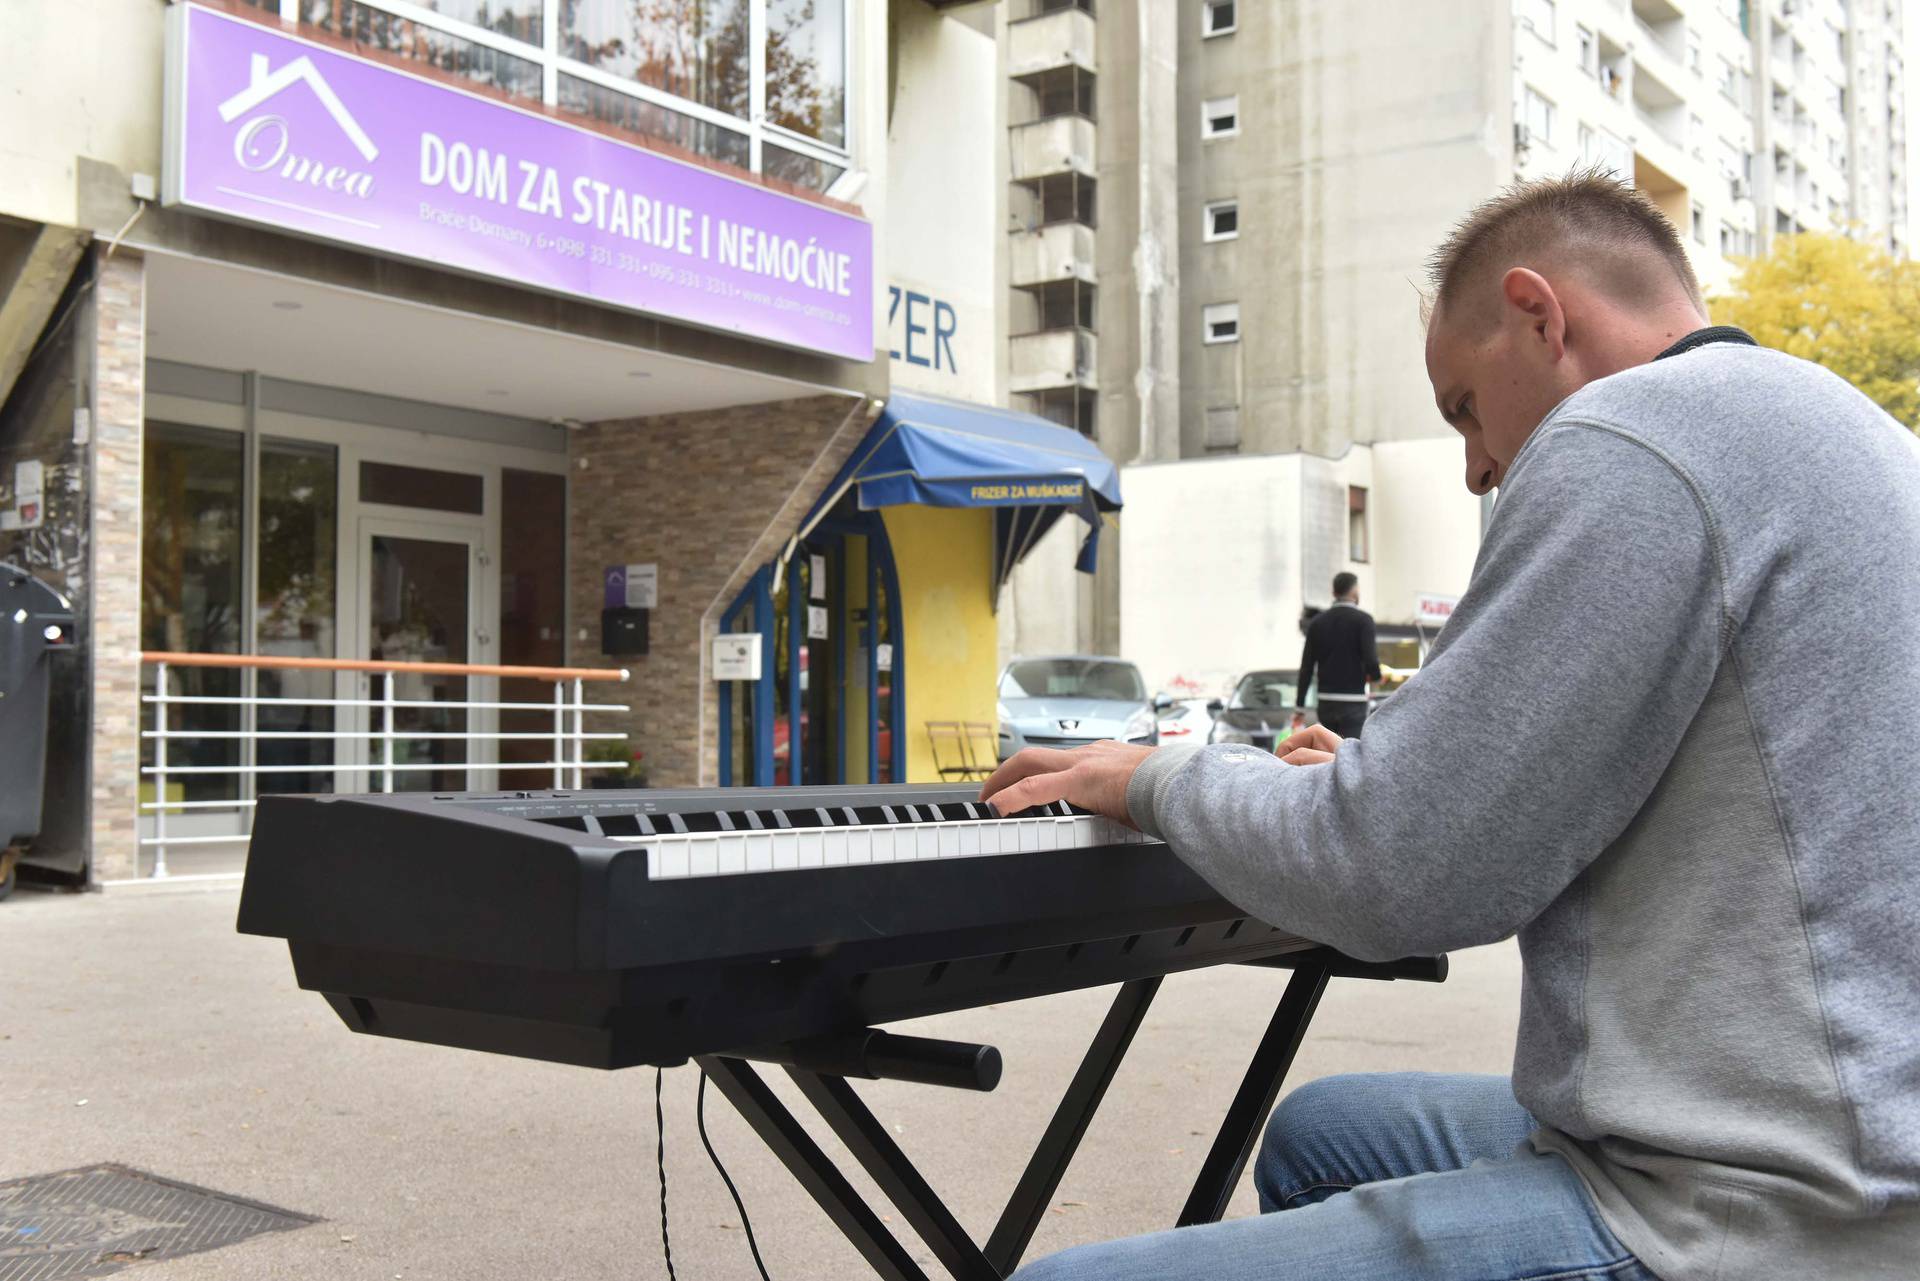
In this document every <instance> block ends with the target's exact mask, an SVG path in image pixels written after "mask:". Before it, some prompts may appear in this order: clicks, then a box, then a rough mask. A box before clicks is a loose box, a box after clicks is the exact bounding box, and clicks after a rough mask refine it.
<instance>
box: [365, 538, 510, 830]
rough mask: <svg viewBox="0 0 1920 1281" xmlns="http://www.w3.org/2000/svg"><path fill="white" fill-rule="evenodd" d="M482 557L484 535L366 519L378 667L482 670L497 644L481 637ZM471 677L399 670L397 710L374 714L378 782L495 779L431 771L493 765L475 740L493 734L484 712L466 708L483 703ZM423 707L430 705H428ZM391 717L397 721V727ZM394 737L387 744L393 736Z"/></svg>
mask: <svg viewBox="0 0 1920 1281" xmlns="http://www.w3.org/2000/svg"><path fill="white" fill-rule="evenodd" d="M481 563H482V556H481V550H480V536H479V533H478V531H477V530H471V529H466V528H463V527H461V526H458V525H450V524H449V525H442V524H439V523H437V522H414V521H401V520H386V519H375V518H371V517H368V518H363V519H362V520H361V522H360V582H361V583H362V585H363V586H362V592H363V595H362V598H361V604H362V616H363V617H364V619H365V624H364V634H363V636H362V638H361V639H362V642H363V644H364V646H365V651H364V653H365V657H366V658H367V659H369V660H371V661H373V662H402V663H474V662H483V661H487V660H486V658H485V657H483V656H482V655H481V654H479V653H478V651H479V650H480V649H482V648H486V647H488V646H489V645H490V641H491V638H490V637H488V636H487V635H486V634H485V633H484V632H482V631H481V630H480V611H479V608H478V597H479V593H478V592H477V591H476V586H477V584H476V579H477V577H478V574H479V572H480V566H481ZM380 681H381V678H380V677H379V676H373V677H370V678H369V679H368V682H367V684H368V696H369V697H370V698H372V699H373V700H375V701H376V702H377V701H378V700H379V699H380V697H381V692H382V691H381V685H380ZM475 683H476V682H475V681H474V679H473V678H470V677H467V676H453V675H440V674H429V673H420V672H401V673H396V674H395V676H394V678H393V698H394V701H395V703H396V704H403V705H402V706H396V707H394V708H392V709H391V711H389V709H387V708H385V707H380V706H375V707H371V708H369V709H368V728H369V730H370V731H371V732H372V734H374V735H382V736H383V737H378V738H374V739H372V740H371V748H370V750H369V752H368V758H367V762H366V765H367V771H368V780H369V785H370V786H371V787H374V788H380V787H382V786H383V778H384V776H383V771H382V768H381V767H382V766H383V765H388V764H391V765H394V766H400V767H410V768H397V769H395V770H394V771H393V774H392V779H393V782H392V790H393V791H396V792H403V791H405V792H413V791H442V792H445V791H468V790H470V789H472V788H475V787H485V786H487V785H488V783H489V780H487V779H485V778H484V777H483V776H482V775H481V774H480V773H479V772H478V771H469V770H464V769H426V768H421V767H422V766H427V765H435V764H441V765H459V764H463V763H466V762H468V761H470V760H471V761H483V760H488V759H491V757H490V756H489V755H486V754H485V753H484V752H483V749H482V746H481V745H480V744H477V743H470V742H468V741H467V740H466V739H465V738H464V735H465V734H467V733H468V731H469V729H470V728H471V729H484V728H485V726H484V725H482V724H480V723H479V722H481V721H482V720H484V719H486V718H485V716H484V714H483V713H481V712H478V711H476V710H474V709H471V708H469V707H467V706H466V704H468V703H470V702H476V701H481V700H479V699H477V698H475V696H474V691H473V686H474V684H475ZM418 704H429V705H428V706H419V705H418ZM389 716H391V721H389V719H388V718H389ZM389 730H390V731H391V736H390V737H385V736H384V735H386V734H387V732H388V731H389Z"/></svg>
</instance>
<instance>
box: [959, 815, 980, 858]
mask: <svg viewBox="0 0 1920 1281" xmlns="http://www.w3.org/2000/svg"><path fill="white" fill-rule="evenodd" d="M954 827H955V828H956V829H958V837H957V839H958V841H959V842H960V853H961V854H963V855H965V856H967V857H972V856H973V855H976V854H979V853H980V852H981V843H980V827H981V824H980V823H979V822H978V821H977V820H974V819H968V820H967V821H966V822H964V823H956V824H954Z"/></svg>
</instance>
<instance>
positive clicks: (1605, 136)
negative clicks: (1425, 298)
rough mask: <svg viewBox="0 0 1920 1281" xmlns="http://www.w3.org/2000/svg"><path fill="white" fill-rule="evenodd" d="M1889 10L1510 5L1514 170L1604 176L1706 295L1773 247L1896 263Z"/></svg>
mask: <svg viewBox="0 0 1920 1281" xmlns="http://www.w3.org/2000/svg"><path fill="white" fill-rule="evenodd" d="M1904 8H1905V6H1904V3H1903V0H1767V2H1764V3H1762V2H1761V0H1693V2H1692V3H1687V4H1682V3H1679V2H1678V0H1622V2H1618V3H1616V2H1615V0H1515V4H1514V9H1513V23H1514V36H1513V41H1514V90H1513V115H1514V134H1513V137H1514V169H1515V173H1516V175H1517V176H1521V177H1533V176H1537V175H1540V174H1546V173H1556V172H1564V171H1565V169H1566V168H1567V167H1568V166H1569V165H1573V164H1580V165H1591V166H1597V167H1600V168H1604V169H1608V170H1611V171H1612V172H1615V173H1617V174H1619V175H1620V176H1621V177H1623V178H1626V179H1628V180H1630V181H1632V182H1633V183H1634V185H1636V186H1638V187H1640V188H1641V189H1642V190H1644V191H1646V192H1647V193H1648V194H1649V195H1650V196H1652V197H1653V199H1654V200H1655V201H1656V202H1657V203H1659V204H1660V206H1661V208H1662V209H1663V210H1664V211H1665V212H1666V213H1667V216H1668V217H1670V218H1671V219H1673V222H1674V224H1675V226H1677V227H1679V228H1680V229H1681V231H1682V232H1683V233H1684V234H1685V235H1686V238H1687V243H1688V248H1689V249H1690V250H1691V252H1692V253H1693V255H1694V265H1695V269H1696V271H1697V272H1698V273H1699V275H1700V277H1701V280H1702V283H1703V284H1704V285H1705V286H1706V287H1707V289H1708V290H1709V292H1711V291H1713V290H1715V289H1718V288H1724V287H1725V286H1726V284H1727V283H1728V281H1729V280H1730V279H1731V277H1732V274H1733V271H1734V269H1735V262H1734V260H1736V259H1739V258H1743V257H1749V256H1752V255H1755V254H1764V253H1765V252H1766V251H1767V249H1768V248H1769V247H1770V245H1771V244H1772V242H1773V239H1774V238H1775V237H1776V236H1780V235H1788V234H1792V233H1795V232H1801V231H1808V230H1818V231H1836V232H1843V233H1846V234H1850V235H1856V236H1859V237H1862V238H1865V239H1868V240H1871V241H1873V242H1875V243H1877V244H1879V245H1881V246H1883V247H1885V248H1886V249H1888V250H1889V251H1891V252H1893V253H1895V254H1900V255H1904V254H1905V253H1906V252H1907V251H1908V245H1909V231H1908V221H1907V199H1908V181H1909V178H1910V172H1909V170H1910V164H1909V156H1908V145H1909V140H1908V137H1907V120H1906V116H1907V101H1906V99H1907V76H1906V65H1905V56H1904V51H1905V47H1906V41H1907V33H1906V26H1905V14H1904Z"/></svg>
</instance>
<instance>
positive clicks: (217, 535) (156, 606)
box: [140, 422, 246, 802]
mask: <svg viewBox="0 0 1920 1281" xmlns="http://www.w3.org/2000/svg"><path fill="white" fill-rule="evenodd" d="M242 446H243V440H242V437H241V435H240V433H238V432H226V431H213V430H211V429H208V428H202V427H185V426H176V425H175V424H172V423H159V422H149V423H148V424H147V425H146V432H145V434H144V437H143V439H142V441H141V447H142V455H143V457H142V466H141V471H140V483H141V503H142V512H141V543H142V546H141V574H140V597H141V600H140V643H141V646H142V648H145V649H163V650H174V651H190V652H192V653H197V654H238V653H239V652H240V650H241V625H242V621H243V619H244V618H245V617H246V615H245V613H244V598H243V595H242V592H243V590H244V588H243V581H242V574H241V564H242V559H241V558H242V556H243V555H244V551H243V549H244V547H245V542H244V540H243V529H242V525H241V521H242V519H243V517H242V512H243V511H244V509H245V503H244V502H243V494H244V489H245V485H244V481H243V479H242V477H243V476H244V475H245V471H246V463H245V456H244V454H243V452H242ZM151 670H152V669H150V668H149V669H147V672H146V673H143V674H144V675H147V678H148V679H151V674H150V673H151ZM169 680H170V685H169V689H170V691H171V692H172V693H173V694H176V695H180V694H186V695H193V696H196V697H199V696H208V695H211V696H216V697H223V698H233V697H237V696H240V695H242V694H244V693H245V690H244V689H243V688H242V686H241V679H240V673H239V672H238V671H234V670H231V669H224V668H217V667H188V668H181V669H179V670H178V671H176V672H174V673H171V674H170V676H169ZM167 727H168V728H169V729H172V730H174V731H176V732H177V731H182V730H184V731H187V732H189V733H193V734H195V735H196V737H194V738H189V739H177V740H170V741H169V742H168V744H167V759H168V763H169V764H171V765H175V766H179V765H186V766H197V767H201V768H207V767H228V768H231V767H233V766H235V765H238V764H239V763H240V755H239V743H238V740H237V739H234V738H230V737H216V736H215V735H216V734H220V735H225V734H231V733H233V732H234V731H237V730H239V729H240V728H241V724H240V710H239V708H238V707H237V706H235V705H233V704H230V703H226V704H223V703H194V704H187V705H184V706H181V707H179V708H177V709H174V710H173V711H172V712H171V714H170V716H169V718H168V722H167ZM153 742H154V740H151V739H148V740H144V741H143V743H142V759H143V760H144V761H146V762H147V763H151V762H152V760H153V759H154V757H153V748H152V744H153ZM174 787H178V788H179V789H180V791H179V794H178V799H180V800H186V801H196V802H208V801H225V800H237V799H239V796H240V790H239V781H238V778H237V776H236V775H232V774H224V773H205V774H183V775H181V776H179V781H178V782H169V783H168V789H169V790H168V796H167V798H166V799H168V800H173V799H175V795H174V793H173V791H172V789H173V788H174Z"/></svg>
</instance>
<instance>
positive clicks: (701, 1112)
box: [693, 1068, 771, 1281]
mask: <svg viewBox="0 0 1920 1281" xmlns="http://www.w3.org/2000/svg"><path fill="white" fill-rule="evenodd" d="M693 1119H694V1121H695V1123H696V1124H697V1125H698V1126H699V1127H700V1144H701V1146H702V1147H704V1148H706V1150H707V1155H708V1156H709V1157H711V1158H712V1160H713V1168H714V1169H716V1170H718V1171H720V1181H721V1182H722V1183H724V1184H726V1185H727V1192H728V1193H729V1194H730V1195H731V1196H732V1197H733V1208H734V1209H736V1210H738V1211H740V1226H741V1227H743V1228H745V1229H746V1230H747V1249H749V1250H751V1251H753V1266H754V1267H756V1268H758V1269H759V1270H760V1281H771V1279H770V1278H769V1277H768V1276H767V1265H766V1264H764V1263H762V1262H761V1261H760V1243H759V1242H758V1241H755V1240H754V1239H753V1220H751V1219H749V1218H748V1217H747V1207H746V1203H745V1202H743V1201H742V1200H741V1199H740V1189H738V1188H736V1187H734V1186H733V1180H732V1179H730V1178H728V1177H727V1167H726V1166H724V1165H721V1164H720V1154H719V1153H718V1152H715V1151H714V1150H713V1141H712V1140H711V1139H709V1138H707V1073H706V1070H705V1069H704V1068H703V1069H701V1072H700V1092H699V1093H698V1094H697V1095H695V1096H694V1102H693Z"/></svg>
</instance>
